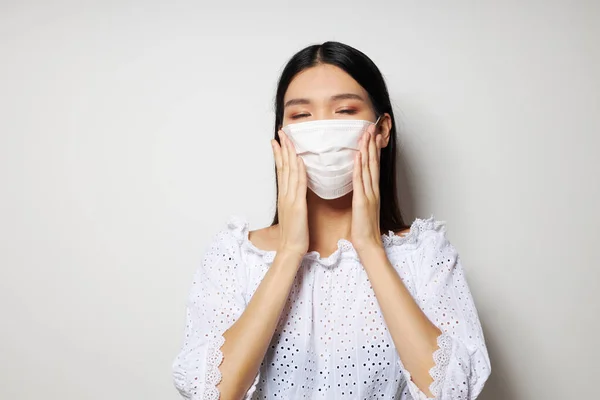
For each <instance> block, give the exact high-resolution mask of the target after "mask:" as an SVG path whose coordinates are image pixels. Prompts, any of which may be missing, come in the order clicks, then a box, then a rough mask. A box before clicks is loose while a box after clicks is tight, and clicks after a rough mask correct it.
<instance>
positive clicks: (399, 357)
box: [173, 42, 490, 400]
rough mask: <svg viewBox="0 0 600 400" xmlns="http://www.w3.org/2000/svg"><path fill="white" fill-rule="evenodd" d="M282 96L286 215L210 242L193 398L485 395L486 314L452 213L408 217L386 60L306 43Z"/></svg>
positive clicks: (182, 372) (195, 311)
mask: <svg viewBox="0 0 600 400" xmlns="http://www.w3.org/2000/svg"><path fill="white" fill-rule="evenodd" d="M275 103H276V104H275V106H276V115H275V139H274V140H272V146H273V154H274V158H275V164H276V172H277V182H276V183H277V213H276V215H275V218H274V221H273V223H272V225H271V226H269V227H267V228H264V229H259V230H256V231H249V229H248V223H247V221H245V220H243V219H240V218H232V219H231V220H230V222H229V224H228V225H227V226H226V227H225V228H224V229H223V230H222V231H221V232H219V233H218V234H217V235H216V236H215V237H214V240H213V242H212V244H211V245H210V246H209V247H208V248H207V250H206V252H205V254H204V259H203V262H202V265H201V266H200V267H199V269H198V271H197V272H196V274H195V277H194V282H193V286H192V289H191V293H190V297H189V303H188V307H187V326H186V333H185V339H184V344H183V348H182V349H181V352H180V353H179V354H178V355H177V357H176V359H175V361H174V363H173V370H174V381H175V385H176V387H177V389H178V390H179V391H180V393H181V394H182V395H183V397H185V398H188V399H218V398H221V399H250V398H252V399H275V398H278V399H279V398H281V399H304V398H309V399H313V398H323V399H371V398H372V399H426V398H439V399H453V400H454V399H456V400H458V399H474V398H475V397H477V395H478V394H479V393H480V392H481V390H482V388H483V385H484V383H485V381H486V379H487V378H488V376H489V374H490V361H489V357H488V354H487V350H486V347H485V342H484V337H483V333H482V330H481V326H480V323H479V319H478V316H477V311H476V309H475V306H474V304H473V300H472V297H471V294H470V291H469V288H468V286H467V283H466V280H465V276H464V272H463V268H462V265H461V262H460V258H459V256H458V254H457V251H456V249H455V248H454V247H453V246H452V244H450V243H449V241H448V239H447V238H446V235H445V225H444V223H443V222H441V221H436V220H434V218H433V217H431V218H429V219H416V220H415V221H414V222H413V223H412V225H411V226H410V229H406V228H408V227H407V226H406V225H405V224H404V222H403V220H402V217H401V214H400V211H399V209H398V201H397V198H396V196H397V194H396V187H395V182H396V175H395V171H394V165H395V151H396V146H395V143H396V138H395V136H396V128H395V127H396V124H395V121H394V114H393V112H392V107H391V104H390V99H389V95H388V91H387V88H386V85H385V82H384V80H383V77H382V75H381V73H380V72H379V70H378V68H377V67H376V66H375V65H374V64H373V62H372V61H371V60H370V59H369V58H368V57H367V56H366V55H364V54H363V53H361V52H360V51H358V50H356V49H354V48H352V47H349V46H347V45H344V44H341V43H337V42H326V43H324V44H322V45H314V46H310V47H307V48H305V49H303V50H301V51H300V52H299V53H297V54H296V55H294V56H293V57H292V58H291V60H290V61H289V62H288V64H287V65H286V67H285V69H284V71H283V73H282V76H281V78H280V80H279V85H278V89H277V95H276V100H275ZM385 232H387V233H385ZM382 233H384V234H383V235H382Z"/></svg>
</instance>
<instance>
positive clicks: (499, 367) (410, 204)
mask: <svg viewBox="0 0 600 400" xmlns="http://www.w3.org/2000/svg"><path fill="white" fill-rule="evenodd" d="M403 150H404V148H403V146H402V145H401V144H400V143H399V145H398V150H397V160H396V172H397V177H396V179H397V189H398V191H399V200H400V210H401V212H402V217H403V218H404V222H405V223H407V224H409V225H410V224H411V222H412V221H414V219H415V217H416V212H417V210H418V207H417V206H416V204H415V203H416V202H415V199H414V196H413V195H412V193H416V192H418V191H419V190H418V182H413V181H412V180H411V177H412V174H411V173H410V170H411V167H410V165H409V163H408V162H407V160H410V158H409V157H405V154H404V151H403ZM425 217H428V215H425ZM467 279H468V277H467ZM475 304H477V299H475ZM479 318H480V321H481V325H482V328H483V334H484V337H485V343H486V346H487V349H488V353H489V356H490V360H491V363H492V374H491V375H490V377H489V378H488V380H487V382H486V384H485V387H484V389H483V392H482V393H481V395H480V396H479V397H478V399H480V400H517V399H518V397H517V395H516V394H515V392H514V390H513V389H511V386H510V383H509V382H508V381H507V377H508V376H509V375H510V374H508V369H507V368H508V366H507V365H506V363H505V360H503V358H502V356H501V354H499V351H497V349H498V347H497V346H496V344H497V343H498V340H499V338H497V337H495V336H494V335H493V332H488V331H486V329H485V326H486V324H485V319H486V317H485V316H484V315H481V313H479Z"/></svg>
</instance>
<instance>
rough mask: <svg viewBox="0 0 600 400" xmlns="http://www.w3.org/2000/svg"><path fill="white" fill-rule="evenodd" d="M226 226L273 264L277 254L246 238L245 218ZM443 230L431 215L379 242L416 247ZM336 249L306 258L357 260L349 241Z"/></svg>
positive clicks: (234, 218) (340, 242)
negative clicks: (430, 233)
mask: <svg viewBox="0 0 600 400" xmlns="http://www.w3.org/2000/svg"><path fill="white" fill-rule="evenodd" d="M227 226H228V228H229V229H230V231H231V232H232V233H233V235H234V236H235V238H236V239H237V241H238V242H239V243H240V244H241V245H242V246H244V247H245V248H247V249H248V250H249V251H251V252H253V253H255V254H258V255H260V256H261V257H262V258H263V259H264V260H265V262H266V263H272V262H273V260H274V259H275V255H276V253H277V252H276V251H275V250H262V249H259V248H257V247H256V246H254V244H252V242H250V240H249V238H248V235H249V231H250V229H249V223H248V221H247V220H246V219H245V218H243V217H240V216H235V215H232V216H231V217H230V218H229V221H228V224H227ZM445 229H446V221H438V220H436V219H435V218H434V216H433V215H431V216H430V217H429V218H427V219H422V218H416V219H415V220H414V222H413V223H412V224H411V226H410V231H409V232H408V233H407V234H406V235H404V236H398V235H397V234H395V233H394V232H393V231H389V232H388V233H385V234H383V235H381V240H382V243H383V246H384V247H385V248H390V247H393V246H400V245H403V244H409V245H417V243H418V238H419V237H420V236H421V235H422V233H423V232H426V231H430V230H435V231H440V232H444V231H445ZM337 247H338V248H337V250H336V251H335V252H334V253H333V254H331V255H330V256H328V257H325V258H321V255H320V254H319V253H318V252H317V251H311V252H309V253H307V254H306V257H308V258H312V259H315V260H317V261H318V262H319V263H321V264H323V265H325V266H332V265H335V264H336V263H337V262H338V260H339V259H340V258H341V257H342V255H345V256H349V257H353V258H355V259H358V253H357V252H356V250H355V249H354V246H353V245H352V243H351V242H350V241H349V240H346V239H339V240H338V243H337Z"/></svg>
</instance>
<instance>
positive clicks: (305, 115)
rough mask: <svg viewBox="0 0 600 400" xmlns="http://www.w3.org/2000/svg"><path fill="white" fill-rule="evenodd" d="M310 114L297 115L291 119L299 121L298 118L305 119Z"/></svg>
mask: <svg viewBox="0 0 600 400" xmlns="http://www.w3.org/2000/svg"><path fill="white" fill-rule="evenodd" d="M308 116H309V114H296V115H292V116H291V117H290V118H291V119H298V118H304V117H308Z"/></svg>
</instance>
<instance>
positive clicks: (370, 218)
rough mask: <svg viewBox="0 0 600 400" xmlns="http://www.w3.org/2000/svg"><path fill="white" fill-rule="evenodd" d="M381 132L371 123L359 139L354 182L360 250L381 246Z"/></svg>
mask: <svg viewBox="0 0 600 400" xmlns="http://www.w3.org/2000/svg"><path fill="white" fill-rule="evenodd" d="M380 140H381V135H376V134H375V126H374V125H371V126H369V127H368V128H367V130H366V131H365V133H363V135H362V137H361V138H360V139H359V151H358V152H357V153H356V158H355V159H354V173H353V176H352V185H353V190H354V193H353V195H352V232H351V241H352V245H353V246H354V248H355V249H356V251H357V252H358V253H359V255H360V253H361V252H364V251H368V250H370V249H377V248H382V247H383V243H382V241H381V232H380V230H379V156H380V149H381V145H380V144H379V141H380Z"/></svg>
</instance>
